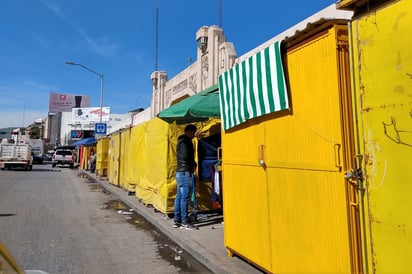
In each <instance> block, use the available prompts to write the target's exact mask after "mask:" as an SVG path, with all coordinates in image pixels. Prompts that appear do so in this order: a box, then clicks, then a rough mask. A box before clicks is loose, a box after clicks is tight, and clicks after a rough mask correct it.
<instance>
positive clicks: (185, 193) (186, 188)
mask: <svg viewBox="0 0 412 274" xmlns="http://www.w3.org/2000/svg"><path fill="white" fill-rule="evenodd" d="M195 133H196V126H194V125H187V126H186V127H185V133H184V134H182V135H180V136H179V137H178V139H177V145H176V158H177V169H176V184H177V190H176V199H175V204H174V224H173V227H175V228H178V227H181V228H185V229H188V230H194V229H197V228H196V227H195V226H194V225H192V224H191V223H190V222H189V217H188V206H189V201H190V194H191V192H192V175H193V172H194V171H195V170H196V166H197V164H196V162H195V153H194V149H193V143H192V139H193V138H194V137H195Z"/></svg>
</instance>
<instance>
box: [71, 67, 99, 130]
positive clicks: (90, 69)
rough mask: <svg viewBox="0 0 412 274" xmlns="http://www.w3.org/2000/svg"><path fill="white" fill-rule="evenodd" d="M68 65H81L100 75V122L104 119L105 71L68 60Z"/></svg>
mask: <svg viewBox="0 0 412 274" xmlns="http://www.w3.org/2000/svg"><path fill="white" fill-rule="evenodd" d="M66 64H67V65H72V66H80V67H82V68H84V69H87V70H88V71H90V72H92V73H94V74H96V75H97V76H99V77H100V123H101V122H102V121H103V117H102V116H103V73H98V72H96V71H94V70H92V69H91V68H88V67H86V66H84V65H82V64H78V63H74V62H66Z"/></svg>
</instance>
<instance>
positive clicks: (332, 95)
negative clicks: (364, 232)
mask: <svg viewBox="0 0 412 274" xmlns="http://www.w3.org/2000/svg"><path fill="white" fill-rule="evenodd" d="M350 16H351V13H345V12H343V13H341V12H338V11H336V9H335V7H334V6H330V7H328V8H327V9H325V10H323V11H320V12H319V13H318V14H316V15H314V16H312V17H310V18H308V19H307V20H306V21H303V22H301V23H300V24H298V25H297V27H295V28H292V29H290V30H288V31H286V32H285V34H281V35H279V36H277V37H275V38H274V39H272V40H270V41H268V42H267V43H266V44H264V45H263V46H262V47H260V48H259V49H258V50H256V51H255V52H253V53H252V54H250V55H249V56H245V57H244V58H243V59H242V60H240V62H238V64H237V65H235V67H233V68H232V69H230V70H228V71H226V72H224V73H223V74H222V75H220V76H219V90H220V93H221V97H220V98H221V106H222V124H223V128H224V132H222V148H223V158H222V168H223V171H222V174H223V193H224V220H225V224H224V242H225V246H226V247H227V249H228V252H229V255H233V254H236V255H238V256H240V257H243V258H245V259H246V260H248V261H250V262H252V263H254V264H255V265H257V266H258V267H259V268H261V269H264V270H265V271H267V272H271V273H272V272H273V273H349V272H357V271H359V270H360V268H361V256H360V251H359V250H360V236H359V222H358V210H357V208H356V207H355V206H354V205H355V204H356V195H355V194H356V191H355V188H354V187H353V185H352V184H350V183H349V182H348V181H346V180H345V171H347V170H350V169H352V168H353V159H354V148H353V138H352V136H353V128H352V114H351V93H350V81H349V78H350V77H349V76H350V74H349V43H348V31H347V22H348V19H350ZM283 67H284V69H283Z"/></svg>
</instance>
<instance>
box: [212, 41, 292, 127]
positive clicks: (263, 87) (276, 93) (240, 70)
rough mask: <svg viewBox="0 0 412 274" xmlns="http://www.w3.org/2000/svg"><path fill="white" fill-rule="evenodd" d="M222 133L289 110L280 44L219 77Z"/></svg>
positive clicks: (272, 46) (264, 50)
mask: <svg viewBox="0 0 412 274" xmlns="http://www.w3.org/2000/svg"><path fill="white" fill-rule="evenodd" d="M219 90H220V106H221V112H222V123H223V128H224V129H225V130H227V129H229V128H232V127H234V126H237V125H239V124H241V123H244V122H246V121H247V120H249V119H252V118H255V117H259V116H262V115H265V114H269V113H272V112H276V111H279V110H284V109H288V108H289V102H288V96H287V89H286V81H285V76H284V72H283V65H282V57H281V52H280V41H278V42H275V43H274V44H272V45H271V46H269V47H267V48H265V49H263V50H262V51H260V52H258V53H256V54H255V55H253V56H251V57H249V58H248V59H246V60H244V61H242V62H241V63H239V64H236V65H235V66H234V67H233V68H231V69H229V70H227V71H225V72H224V73H222V74H221V75H219Z"/></svg>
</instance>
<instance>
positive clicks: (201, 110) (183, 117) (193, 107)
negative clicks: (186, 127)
mask: <svg viewBox="0 0 412 274" xmlns="http://www.w3.org/2000/svg"><path fill="white" fill-rule="evenodd" d="M158 117H159V118H160V119H162V120H164V121H166V122H168V123H173V122H176V124H188V123H194V122H202V121H206V120H208V119H209V118H220V107H219V90H218V87H217V85H214V86H212V87H210V88H208V89H205V90H203V91H201V92H199V93H197V94H195V95H192V96H190V97H188V98H186V99H184V100H182V101H180V102H178V103H177V104H174V105H172V106H170V107H169V108H167V109H164V110H162V111H161V112H160V113H159V114H158Z"/></svg>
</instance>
